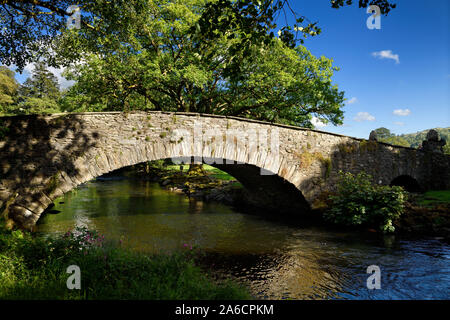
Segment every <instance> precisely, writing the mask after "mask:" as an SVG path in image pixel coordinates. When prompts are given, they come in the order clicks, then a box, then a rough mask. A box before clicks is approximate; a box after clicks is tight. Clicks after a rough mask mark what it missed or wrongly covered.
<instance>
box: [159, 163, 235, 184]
mask: <svg viewBox="0 0 450 320" xmlns="http://www.w3.org/2000/svg"><path fill="white" fill-rule="evenodd" d="M182 166H183V172H187V171H188V170H189V165H188V164H184V165H182ZM165 169H167V170H170V171H178V172H179V171H180V165H168V166H166V167H165ZM203 170H205V171H206V173H207V174H208V175H209V176H211V177H213V178H216V179H219V180H226V181H230V180H236V179H235V178H234V177H233V176H231V175H229V174H228V173H226V172H224V171H222V170H219V169H217V168H215V167H213V166H210V165H208V164H204V165H203Z"/></svg>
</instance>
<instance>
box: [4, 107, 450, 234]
mask: <svg viewBox="0 0 450 320" xmlns="http://www.w3.org/2000/svg"><path fill="white" fill-rule="evenodd" d="M199 122H200V123H201V124H202V128H204V129H211V128H214V129H217V130H218V131H220V132H224V133H225V132H227V130H230V129H231V130H232V129H236V130H251V129H253V130H259V129H264V130H266V131H267V132H268V133H269V134H270V133H271V132H272V130H278V134H279V160H280V161H278V162H277V161H275V160H274V159H273V155H274V150H271V149H270V147H271V146H270V144H267V145H266V146H265V147H261V148H258V149H257V150H254V149H251V148H249V147H248V146H247V144H245V143H241V142H239V141H238V142H237V143H236V145H227V144H224V145H223V147H220V146H219V147H215V144H214V143H211V141H209V142H205V143H203V145H202V146H201V147H202V150H201V151H200V150H193V148H191V147H190V146H189V141H186V140H188V139H186V140H183V139H181V138H179V137H177V138H174V134H173V132H174V131H176V129H178V130H179V129H186V130H192V129H193V127H194V124H195V123H197V124H198V123H199ZM0 124H1V125H3V126H4V127H7V128H8V129H7V131H6V133H5V135H4V136H3V137H0V211H1V212H3V215H6V216H7V218H9V219H10V221H11V222H12V221H13V222H14V223H15V224H17V225H19V226H21V227H24V228H28V229H31V228H32V227H33V226H34V225H35V223H36V222H37V220H38V219H39V217H40V214H41V213H42V212H43V211H44V210H45V209H46V208H47V207H48V205H50V204H51V203H52V202H53V200H54V199H55V198H57V197H59V196H61V195H63V194H64V193H66V192H68V191H70V190H71V189H73V188H75V187H77V186H78V185H79V184H81V183H84V182H87V181H89V180H91V179H93V178H95V177H98V176H100V175H103V174H105V173H107V172H110V171H113V170H116V169H119V168H122V167H125V166H129V165H133V164H137V163H141V162H144V161H151V160H157V159H164V158H171V157H174V156H185V157H188V156H204V157H211V158H216V159H228V160H233V161H240V162H241V163H244V164H241V165H231V164H230V165H219V166H218V167H220V169H222V170H225V171H228V172H229V173H231V174H232V175H234V176H235V177H236V178H237V179H239V180H240V181H241V182H242V183H243V184H244V186H246V187H247V189H249V190H250V191H252V192H253V194H254V196H255V198H259V199H260V204H261V205H264V206H272V207H273V208H278V209H279V210H280V211H284V209H287V208H290V209H291V211H294V212H293V213H294V214H301V211H302V209H307V208H308V207H310V206H314V203H315V200H316V199H317V198H318V196H319V195H320V194H321V193H322V192H324V191H327V190H333V189H334V187H335V182H336V179H337V177H338V172H339V170H343V171H349V172H352V173H358V172H360V171H362V170H364V171H366V172H367V173H369V174H371V175H372V176H373V178H374V180H375V182H377V183H381V184H390V183H391V182H392V180H393V179H394V178H396V177H399V176H403V175H405V176H409V177H411V178H413V179H415V180H416V181H417V182H418V183H419V185H420V186H421V187H422V189H424V190H428V189H448V188H450V170H449V169H450V157H449V156H446V155H444V154H441V153H435V152H425V151H420V150H415V149H411V148H404V147H397V146H391V145H388V144H384V143H379V142H376V141H368V140H363V139H356V138H351V137H346V136H341V135H337V134H332V133H326V132H321V131H316V130H309V129H304V128H297V127H291V126H283V125H274V124H270V123H266V122H260V121H252V120H248V119H241V118H235V117H223V116H213V115H200V114H189V113H164V112H149V113H144V112H136V113H120V112H108V113H78V114H54V115H45V116H16V117H3V118H0ZM178 152H181V153H178ZM199 153H201V154H199ZM259 168H263V169H266V170H269V171H272V172H274V173H276V175H274V176H264V175H260V171H259ZM256 169H258V170H256ZM294 198H295V199H294Z"/></svg>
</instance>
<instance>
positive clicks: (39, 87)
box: [16, 62, 61, 114]
mask: <svg viewBox="0 0 450 320" xmlns="http://www.w3.org/2000/svg"><path fill="white" fill-rule="evenodd" d="M19 93H20V97H19V104H18V109H17V110H16V113H27V114H31V113H51V112H59V111H60V108H59V105H58V100H59V99H60V97H61V94H60V89H59V83H58V79H57V78H56V76H55V75H54V74H53V73H52V72H50V71H49V70H48V68H47V66H46V64H45V63H44V62H38V63H35V64H34V69H33V71H32V73H31V76H30V77H29V78H28V79H27V80H26V81H25V82H24V83H23V85H22V86H21V87H20V89H19Z"/></svg>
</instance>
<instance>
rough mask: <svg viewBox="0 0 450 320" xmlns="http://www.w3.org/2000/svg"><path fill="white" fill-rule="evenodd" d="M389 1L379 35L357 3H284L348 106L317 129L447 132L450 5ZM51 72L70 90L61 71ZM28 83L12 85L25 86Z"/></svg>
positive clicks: (444, 0) (439, 0)
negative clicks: (340, 120)
mask: <svg viewBox="0 0 450 320" xmlns="http://www.w3.org/2000/svg"><path fill="white" fill-rule="evenodd" d="M393 1H394V2H396V3H397V8H396V9H394V10H392V11H391V12H390V13H389V15H388V16H387V17H386V16H381V29H379V30H377V29H373V30H370V29H368V28H367V26H366V20H367V18H368V17H369V16H370V14H368V13H366V10H365V9H360V8H358V5H357V2H358V0H354V2H356V4H354V5H352V6H346V7H343V8H340V9H333V8H331V6H330V1H329V0H316V1H309V0H291V1H290V2H291V5H292V8H293V9H294V10H295V11H296V12H297V13H299V14H300V15H303V16H306V17H307V18H308V19H310V20H311V21H318V23H319V26H320V27H321V28H322V34H320V35H318V36H315V37H313V38H308V39H307V40H306V41H305V44H304V45H305V46H306V47H307V48H308V49H309V50H311V52H312V53H313V54H314V55H316V56H321V55H324V56H326V57H328V58H333V59H334V64H335V65H336V66H338V67H339V68H340V71H338V72H336V73H335V75H334V77H333V79H334V83H336V84H337V85H338V86H339V88H340V90H343V91H345V96H346V98H347V99H348V103H347V104H346V106H345V107H344V111H345V120H344V125H342V126H338V127H336V126H333V125H327V126H324V127H319V126H318V129H320V130H324V131H330V132H335V133H340V134H345V135H349V136H355V137H360V138H368V136H369V133H370V131H371V130H373V129H376V128H379V127H386V128H388V129H390V130H391V131H392V132H393V133H396V134H401V133H412V132H416V131H420V130H425V129H429V128H434V127H448V126H450V99H449V95H450V93H449V92H450V69H449V53H450V52H449V51H450V38H449V29H450V25H449V18H450V17H449V16H450V1H448V0H433V1H423V0H420V1H419V0H393ZM283 19H284V18H283ZM288 19H291V20H293V17H289V16H288ZM291 22H292V23H293V21H291ZM280 24H282V23H280ZM374 53H378V55H377V56H375V55H374ZM382 56H383V57H384V58H382ZM388 57H391V58H388ZM28 67H29V66H28ZM26 70H27V69H26ZM29 70H30V69H29V68H28V71H29ZM51 70H52V71H53V72H54V73H55V74H56V75H57V76H58V78H59V81H60V83H61V84H62V86H63V87H66V86H67V85H69V83H68V82H67V81H64V79H63V78H62V77H61V75H60V70H55V69H51ZM28 75H29V72H27V71H25V72H24V73H23V74H22V75H19V74H18V75H17V76H16V77H17V80H18V81H19V82H23V81H24V80H25V79H26V77H27V76H28ZM395 110H397V111H396V114H394V111H395Z"/></svg>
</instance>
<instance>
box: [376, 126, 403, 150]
mask: <svg viewBox="0 0 450 320" xmlns="http://www.w3.org/2000/svg"><path fill="white" fill-rule="evenodd" d="M375 132H376V133H377V138H378V141H381V142H385V143H389V144H392V145H396V146H403V147H409V146H410V143H409V142H408V141H407V140H406V139H404V138H403V137H401V136H396V135H395V134H394V133H391V131H390V130H389V129H387V128H384V127H381V128H378V129H375Z"/></svg>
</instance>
